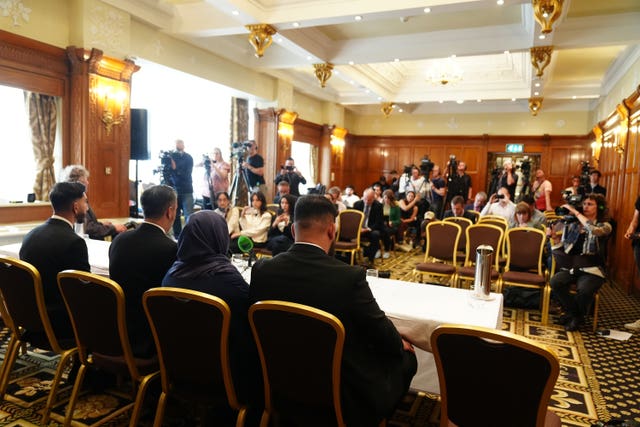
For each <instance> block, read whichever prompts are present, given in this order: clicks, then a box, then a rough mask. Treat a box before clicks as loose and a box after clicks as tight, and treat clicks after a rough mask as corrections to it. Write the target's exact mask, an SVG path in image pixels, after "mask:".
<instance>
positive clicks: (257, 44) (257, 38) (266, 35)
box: [244, 24, 277, 58]
mask: <svg viewBox="0 0 640 427" xmlns="http://www.w3.org/2000/svg"><path fill="white" fill-rule="evenodd" d="M244 27H245V28H246V29H247V30H249V32H250V33H251V34H249V43H251V46H253V48H254V49H255V51H256V54H255V55H256V57H258V58H262V55H263V54H264V50H265V49H266V48H268V47H269V46H271V43H273V39H272V38H271V36H273V35H274V34H275V33H276V32H277V31H276V29H275V28H273V27H272V26H271V25H269V24H249V25H245V26H244Z"/></svg>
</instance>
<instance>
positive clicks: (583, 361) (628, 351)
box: [0, 250, 640, 427]
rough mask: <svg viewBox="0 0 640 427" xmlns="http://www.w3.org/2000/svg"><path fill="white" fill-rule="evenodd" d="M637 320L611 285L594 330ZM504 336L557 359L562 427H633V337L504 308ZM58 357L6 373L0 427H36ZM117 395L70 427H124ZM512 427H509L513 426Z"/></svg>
mask: <svg viewBox="0 0 640 427" xmlns="http://www.w3.org/2000/svg"><path fill="white" fill-rule="evenodd" d="M422 257H423V255H422V253H421V252H420V251H419V250H415V251H414V252H412V253H402V252H398V253H397V255H396V256H395V257H391V258H389V259H386V260H384V262H381V261H378V263H377V268H378V269H379V270H389V271H390V273H391V278H392V279H399V280H407V281H411V280H412V277H411V271H412V269H413V266H414V265H415V263H416V262H420V261H422ZM636 319H640V298H635V297H629V296H627V295H625V294H624V293H623V292H621V291H620V290H619V289H617V288H615V287H614V286H612V285H608V284H607V285H605V286H604V287H603V289H602V290H601V298H600V319H599V322H598V323H599V325H598V327H599V328H608V329H609V328H610V329H619V330H624V327H623V325H624V323H628V322H631V321H634V320H636ZM502 327H503V329H504V330H508V331H511V332H514V333H516V334H520V335H524V336H527V337H529V338H532V339H535V340H538V341H541V342H543V343H545V344H547V345H549V346H551V347H552V348H553V349H554V351H556V352H557V354H558V356H559V358H560V364H561V372H560V377H559V379H558V382H557V383H556V387H555V390H554V393H553V395H552V399H551V405H550V408H551V410H553V411H554V412H555V413H557V414H558V415H559V416H560V418H561V419H562V424H563V426H567V427H568V426H572V427H573V426H581V427H585V426H586V427H589V426H591V425H592V424H593V423H594V422H595V421H596V420H598V419H601V420H609V419H611V418H623V419H633V420H635V421H640V381H639V379H640V338H639V337H638V336H639V335H640V334H634V335H633V336H632V337H631V338H630V339H629V340H628V341H616V340H613V339H609V338H605V337H601V336H597V335H595V334H593V333H592V332H591V323H590V322H587V324H586V325H585V326H584V327H583V328H582V329H581V330H580V331H579V332H573V333H571V332H569V333H567V332H565V331H564V329H563V328H562V327H560V326H557V325H551V324H550V325H548V326H546V327H543V326H541V325H540V313H539V312H538V311H536V310H523V309H515V308H509V307H506V308H505V309H504V321H503V326H502ZM7 338H8V337H7V331H6V329H5V330H2V331H0V342H1V348H0V353H1V354H0V355H2V356H3V355H4V349H5V347H6V341H7ZM56 363H57V357H55V356H53V355H51V354H48V353H43V352H40V351H37V350H36V349H30V351H29V352H28V353H27V354H26V355H22V356H20V357H19V360H18V362H17V363H16V366H15V368H14V370H13V372H12V378H13V380H12V383H11V385H10V386H9V389H8V391H7V395H6V396H5V400H4V401H3V402H2V403H1V404H0V427H1V426H12V427H32V426H38V425H40V414H39V411H40V410H41V409H42V406H43V405H44V401H45V399H46V394H47V392H48V387H49V384H50V379H51V378H52V376H53V370H54V369H55V367H56ZM69 393H70V387H66V389H65V390H64V393H63V395H62V403H60V404H59V405H58V406H57V408H56V409H55V410H54V414H53V415H52V418H53V419H52V420H51V421H50V422H49V424H48V425H49V426H60V425H61V422H62V416H63V413H64V406H65V400H66V399H67V398H68V394H69ZM126 399H127V396H126V394H124V393H123V392H122V391H118V390H109V391H106V392H102V393H100V394H87V395H85V396H84V398H83V400H82V403H81V404H80V405H79V408H77V412H76V414H75V417H74V425H76V426H79V427H82V426H86V425H90V424H93V423H94V422H97V423H98V424H100V425H104V426H109V427H111V426H121V425H127V423H128V419H127V417H126V416H124V417H119V418H116V419H113V420H109V418H110V414H111V413H112V412H113V410H114V409H115V408H117V407H120V405H122V404H123V403H125V402H126ZM153 410H154V408H153V407H151V408H148V409H147V410H146V413H145V416H144V418H143V423H142V424H143V425H151V422H152V419H153ZM188 412H189V411H188V410H186V409H181V408H180V407H173V408H171V407H169V408H168V409H167V415H168V416H167V421H168V422H167V423H166V425H171V426H189V425H195V417H191V415H192V414H189V413H188ZM439 415H440V404H439V401H438V396H435V395H428V394H425V393H417V392H414V391H411V392H410V393H408V394H407V396H405V399H404V400H403V402H402V403H401V404H400V406H399V407H398V409H397V411H396V412H395V413H394V415H393V417H392V418H391V419H390V420H389V421H388V423H387V424H388V426H390V427H408V426H422V427H436V426H438V423H439ZM514 427H515V426H514Z"/></svg>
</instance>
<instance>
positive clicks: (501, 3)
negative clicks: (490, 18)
mask: <svg viewBox="0 0 640 427" xmlns="http://www.w3.org/2000/svg"><path fill="white" fill-rule="evenodd" d="M496 3H497V4H498V6H502V5H503V4H504V0H497V1H496Z"/></svg>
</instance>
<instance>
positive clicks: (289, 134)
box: [278, 122, 293, 139]
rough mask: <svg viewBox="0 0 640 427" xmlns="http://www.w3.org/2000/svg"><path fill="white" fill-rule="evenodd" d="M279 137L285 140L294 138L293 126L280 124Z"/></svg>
mask: <svg viewBox="0 0 640 427" xmlns="http://www.w3.org/2000/svg"><path fill="white" fill-rule="evenodd" d="M278 135H280V136H281V137H283V138H289V139H292V138H293V125H292V124H289V123H284V122H280V123H278Z"/></svg>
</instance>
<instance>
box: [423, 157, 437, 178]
mask: <svg viewBox="0 0 640 427" xmlns="http://www.w3.org/2000/svg"><path fill="white" fill-rule="evenodd" d="M433 165H434V163H433V162H432V161H431V160H429V156H427V155H426V154H425V155H424V156H423V157H422V160H420V173H421V174H422V176H424V179H426V180H428V179H429V175H430V174H431V171H432V170H433Z"/></svg>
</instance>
